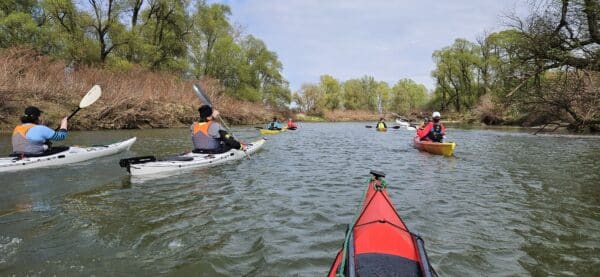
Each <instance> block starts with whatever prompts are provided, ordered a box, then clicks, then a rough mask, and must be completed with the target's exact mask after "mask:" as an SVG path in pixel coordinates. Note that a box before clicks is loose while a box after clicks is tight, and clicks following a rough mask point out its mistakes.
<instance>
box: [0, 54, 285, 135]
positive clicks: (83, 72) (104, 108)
mask: <svg viewBox="0 0 600 277" xmlns="http://www.w3.org/2000/svg"><path fill="white" fill-rule="evenodd" d="M193 83H200V84H201V85H202V86H203V87H204V88H205V90H206V91H207V93H208V94H209V96H210V98H211V100H212V102H213V105H214V106H215V107H217V108H218V109H219V110H220V111H221V114H222V116H223V117H224V118H225V119H226V120H227V121H228V122H230V123H231V124H256V123H264V122H267V121H268V120H269V119H270V118H272V117H273V116H274V115H279V114H281V111H279V110H271V109H270V108H269V107H266V106H264V105H262V103H253V102H246V101H241V100H237V99H234V98H231V97H228V96H226V95H224V93H223V89H222V88H221V87H220V86H219V85H218V82H217V81H216V80H211V79H203V80H200V81H199V80H182V79H181V78H179V77H178V76H175V75H173V74H168V73H164V72H153V71H149V70H144V69H141V68H131V69H128V70H127V71H118V70H109V69H104V68H98V67H89V66H85V65H82V66H77V67H69V66H67V65H66V64H65V62H64V61H61V60H53V59H52V58H49V57H47V56H43V55H41V54H39V53H37V52H35V51H32V50H31V49H24V48H18V49H16V48H13V49H7V50H4V51H2V52H0V131H2V132H10V131H12V128H14V126H15V125H16V124H18V123H20V121H19V120H20V117H21V116H22V113H23V109H24V108H25V107H27V106H31V105H33V106H38V107H39V108H40V109H41V110H43V111H44V119H45V124H47V125H49V126H56V125H57V124H58V122H59V120H60V118H62V117H64V116H66V115H68V114H70V113H71V112H72V111H73V110H74V109H75V108H77V106H78V104H79V101H80V100H81V97H82V96H83V95H85V93H86V92H87V91H88V90H89V89H90V88H91V87H92V86H93V85H94V84H98V85H100V86H101V87H102V97H101V98H100V99H99V100H98V101H97V102H96V103H94V105H92V106H90V107H88V108H85V109H84V110H82V111H80V112H79V114H78V115H77V116H75V117H73V118H72V120H71V122H70V124H69V125H70V126H69V127H70V129H73V130H98V129H145V128H170V127H183V126H188V125H189V124H191V123H192V122H193V121H194V120H196V117H197V114H198V112H197V109H198V107H199V106H200V105H201V102H200V100H199V99H198V98H197V97H196V96H195V94H194V93H193V92H192V84H193Z"/></svg>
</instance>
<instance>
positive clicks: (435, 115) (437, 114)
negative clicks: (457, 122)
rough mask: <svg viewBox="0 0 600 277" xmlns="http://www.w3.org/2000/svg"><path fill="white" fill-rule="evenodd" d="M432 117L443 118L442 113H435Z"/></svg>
mask: <svg viewBox="0 0 600 277" xmlns="http://www.w3.org/2000/svg"><path fill="white" fill-rule="evenodd" d="M431 117H442V115H441V114H440V112H433V114H432V115H431Z"/></svg>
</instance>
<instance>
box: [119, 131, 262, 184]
mask: <svg viewBox="0 0 600 277" xmlns="http://www.w3.org/2000/svg"><path fill="white" fill-rule="evenodd" d="M265 141H266V140H265V139H259V140H257V141H254V142H252V143H249V144H247V149H246V152H245V153H244V151H241V150H237V149H232V150H229V151H227V152H225V153H220V154H199V153H193V152H190V153H185V154H182V155H178V156H173V157H169V158H165V159H163V160H160V159H156V158H155V157H154V156H145V157H135V158H129V159H122V160H121V162H119V164H120V165H121V167H125V168H127V171H129V173H130V174H131V176H146V175H161V176H162V175H163V174H164V173H178V172H182V171H187V170H191V169H197V168H204V167H209V166H213V165H218V164H222V163H226V162H230V161H235V160H239V159H243V158H245V157H246V156H247V155H249V154H252V153H254V152H256V151H258V150H259V149H261V148H262V147H263V145H264V143H265Z"/></svg>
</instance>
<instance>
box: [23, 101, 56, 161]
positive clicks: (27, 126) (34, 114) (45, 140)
mask: <svg viewBox="0 0 600 277" xmlns="http://www.w3.org/2000/svg"><path fill="white" fill-rule="evenodd" d="M41 115H42V111H41V110H40V109H38V108H37V107H33V106H31V107H27V108H26V109H25V112H24V116H22V117H21V123H23V124H21V125H18V126H17V127H15V129H14V131H13V133H12V146H13V154H12V155H13V156H41V155H44V154H52V153H50V151H51V149H50V146H49V141H50V140H54V141H60V140H64V139H65V138H67V117H65V118H63V119H62V120H61V121H60V129H59V130H58V131H54V130H52V129H50V128H48V127H47V126H44V125H42V124H43V120H42V119H41ZM60 149H62V150H60ZM55 150H57V151H59V150H60V151H63V150H66V149H65V148H63V147H61V148H56V149H55Z"/></svg>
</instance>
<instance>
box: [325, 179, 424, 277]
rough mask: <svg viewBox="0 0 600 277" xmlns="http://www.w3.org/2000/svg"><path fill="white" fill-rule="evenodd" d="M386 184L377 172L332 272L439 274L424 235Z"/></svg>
mask: <svg viewBox="0 0 600 277" xmlns="http://www.w3.org/2000/svg"><path fill="white" fill-rule="evenodd" d="M377 174H382V173H378V172H377ZM386 186H387V183H386V182H385V180H384V179H383V176H382V175H374V178H372V179H371V181H370V182H369V185H368V188H367V192H366V194H365V199H364V202H363V205H362V208H361V210H360V213H359V215H358V216H357V218H356V220H355V222H354V223H353V224H351V225H350V227H349V229H348V232H347V234H346V238H345V241H344V244H343V246H342V250H340V251H339V252H338V254H337V255H336V258H335V259H334V262H333V264H332V266H331V268H330V271H329V274H328V276H330V277H333V276H338V274H340V275H348V276H432V275H435V271H433V269H431V268H430V265H429V260H428V258H427V255H426V253H425V250H424V246H423V247H421V243H422V240H421V238H420V237H418V236H416V235H414V234H413V233H411V232H410V231H409V230H408V228H407V227H406V225H405V224H404V222H403V221H402V219H401V218H400V216H399V215H398V212H397V211H396V209H395V208H394V206H393V204H392V202H391V200H390V198H389V196H388V194H387V191H386ZM421 248H422V250H421ZM359 265H360V266H359Z"/></svg>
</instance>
